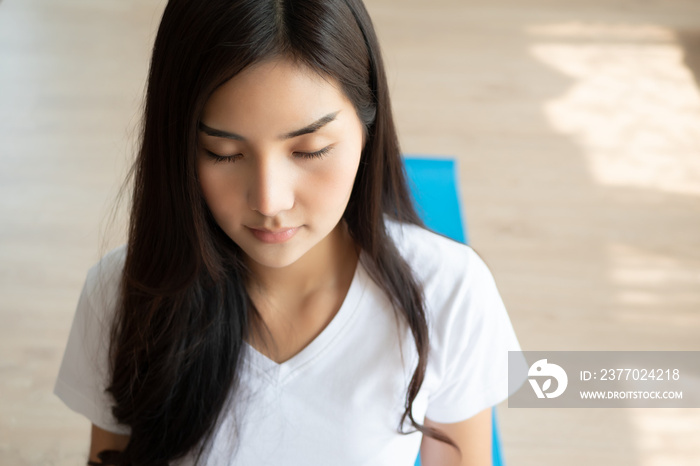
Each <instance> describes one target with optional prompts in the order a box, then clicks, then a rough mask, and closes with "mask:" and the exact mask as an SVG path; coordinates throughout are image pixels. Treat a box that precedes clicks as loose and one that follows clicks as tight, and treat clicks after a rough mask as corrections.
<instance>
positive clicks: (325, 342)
mask: <svg viewBox="0 0 700 466" xmlns="http://www.w3.org/2000/svg"><path fill="white" fill-rule="evenodd" d="M360 254H364V252H361V253H360ZM368 280H371V279H370V278H369V275H368V274H367V271H366V270H365V269H364V267H363V266H362V260H361V258H360V259H359V260H358V261H357V266H356V267H355V273H354V275H353V278H352V282H351V283H350V287H349V288H348V292H347V294H346V295H345V299H344V300H343V303H342V304H341V306H340V309H339V310H338V312H337V313H336V314H335V316H333V319H332V320H331V321H330V322H329V323H328V325H326V327H325V328H324V329H323V330H322V331H321V333H320V334H319V335H318V336H316V338H314V339H313V340H312V341H311V343H309V344H308V345H306V346H305V347H304V348H303V349H302V350H301V351H299V352H298V353H297V354H295V355H294V356H292V357H291V358H289V359H287V360H286V361H284V362H282V363H277V362H276V361H273V360H272V359H270V358H268V357H267V356H265V355H264V354H262V353H261V352H259V351H258V350H257V349H255V348H254V347H253V346H252V345H250V344H249V343H248V342H247V341H244V342H243V343H244V346H245V350H246V353H247V354H246V356H247V357H248V358H249V363H250V365H251V367H252V368H253V369H255V370H256V371H257V372H258V373H259V374H260V375H262V376H263V377H265V378H267V379H268V380H269V381H270V382H273V383H276V384H279V385H282V384H284V383H286V382H287V381H288V380H289V379H290V378H291V377H293V376H294V375H295V374H296V373H298V372H299V370H300V369H302V368H303V367H304V366H306V365H308V364H310V363H311V362H313V361H314V360H316V359H318V358H320V357H322V356H323V354H324V353H325V352H326V350H327V349H328V347H329V346H330V345H331V344H332V343H333V342H334V341H335V340H336V339H337V338H338V337H339V336H340V334H341V333H342V332H343V329H344V328H345V326H346V325H347V323H348V322H349V321H350V318H351V317H352V316H353V315H354V313H355V311H356V310H357V309H358V307H359V304H360V301H361V300H362V296H363V294H364V291H365V289H366V288H367V281H368Z"/></svg>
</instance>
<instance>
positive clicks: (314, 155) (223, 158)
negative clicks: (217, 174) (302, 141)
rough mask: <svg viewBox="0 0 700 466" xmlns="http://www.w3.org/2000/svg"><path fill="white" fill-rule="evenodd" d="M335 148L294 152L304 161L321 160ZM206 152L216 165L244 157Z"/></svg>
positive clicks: (206, 150)
mask: <svg viewBox="0 0 700 466" xmlns="http://www.w3.org/2000/svg"><path fill="white" fill-rule="evenodd" d="M332 148H333V146H332V145H330V146H327V147H324V148H323V149H321V150H317V151H315V152H294V155H295V156H296V157H300V158H303V159H319V158H322V157H324V156H325V155H327V154H328V153H329V152H330V151H331V149H332ZM204 152H206V154H207V156H209V157H210V158H212V159H214V162H215V163H218V162H235V161H236V160H238V159H240V158H241V157H243V154H233V155H219V154H216V153H214V152H212V151H210V150H208V149H204Z"/></svg>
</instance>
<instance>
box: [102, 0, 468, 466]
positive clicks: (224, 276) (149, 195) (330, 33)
mask: <svg viewBox="0 0 700 466" xmlns="http://www.w3.org/2000/svg"><path fill="white" fill-rule="evenodd" d="M275 57H285V58H291V59H293V60H295V61H296V62H298V63H300V64H303V65H305V66H307V67H308V68H310V69H312V70H315V71H316V72H317V73H319V74H320V75H321V76H326V77H331V78H333V79H334V80H336V82H338V83H339V84H340V85H341V88H342V90H343V92H344V93H345V95H346V96H347V97H348V99H349V100H350V101H351V102H352V103H353V105H354V107H355V110H356V112H357V114H358V116H359V118H360V120H361V121H362V122H363V124H364V126H365V131H366V144H365V146H364V149H363V151H362V155H361V160H360V165H359V169H358V172H357V176H356V179H355V184H354V186H353V189H352V194H351V198H350V201H349V203H348V206H347V208H346V211H345V213H344V220H345V221H346V223H347V225H348V229H349V231H350V234H351V235H352V238H353V239H354V241H355V243H356V244H357V246H359V247H360V248H362V250H364V251H365V253H366V254H364V258H365V262H363V265H364V266H365V268H366V269H367V270H368V272H369V273H370V275H371V277H372V278H373V280H374V281H375V282H376V283H377V284H378V285H379V286H380V287H381V288H382V289H383V290H384V292H385V293H386V294H387V296H388V297H389V298H390V300H391V302H392V304H393V306H394V310H395V313H396V316H397V318H400V319H404V320H405V322H406V323H407V324H408V326H409V327H410V329H411V332H412V335H413V338H414V340H415V345H416V348H417V353H418V356H419V360H418V364H417V367H416V369H415V372H414V373H413V377H412V379H411V381H410V383H409V386H408V387H407V390H406V397H405V411H404V413H403V416H402V417H401V420H400V422H399V423H398V426H397V429H398V430H399V432H401V433H406V432H403V431H402V426H403V425H404V421H405V420H406V418H408V419H409V420H410V422H411V424H412V425H413V426H414V427H415V428H416V429H417V430H420V431H421V432H423V433H424V434H426V435H429V436H432V437H434V438H436V439H438V440H440V441H443V442H446V443H449V444H450V445H453V446H455V447H456V445H455V444H454V443H453V442H452V441H451V440H450V439H449V438H448V437H447V436H446V435H444V434H443V433H441V432H439V431H437V430H435V429H431V428H428V427H424V426H422V425H420V424H419V423H418V422H416V421H415V420H414V419H413V415H412V412H411V411H412V410H411V408H412V405H413V400H414V399H415V397H416V395H417V393H418V391H419V389H420V386H421V384H422V382H423V379H424V376H425V369H426V364H427V353H428V327H427V323H426V315H425V309H424V303H423V294H422V289H421V287H420V285H419V284H418V283H417V282H416V281H415V279H414V277H413V274H412V272H411V270H410V268H409V267H408V265H407V264H406V262H405V261H404V260H403V259H402V257H401V256H400V255H399V253H398V251H397V249H396V247H395V245H394V244H393V242H392V241H391V239H390V238H389V236H388V234H387V231H386V229H385V226H384V219H385V217H390V218H393V219H396V220H398V221H401V222H406V223H413V224H421V222H420V220H419V218H418V216H417V215H416V212H415V210H414V208H413V205H412V201H411V198H410V194H409V191H408V188H407V182H406V176H405V173H404V169H403V163H402V160H401V157H400V150H399V144H398V140H397V136H396V130H395V127H394V122H393V118H392V113H391V104H390V101H389V93H388V89H387V82H386V76H385V72H384V66H383V63H382V58H381V55H380V51H379V45H378V42H377V38H376V35H375V32H374V28H373V26H372V23H371V21H370V18H369V15H368V14H367V11H366V9H365V7H364V5H363V4H362V2H361V0H207V1H202V0H170V1H169V2H168V4H167V6H166V8H165V12H164V14H163V18H162V20H161V23H160V27H159V30H158V34H157V37H156V40H155V45H154V48H153V56H152V61H151V66H150V71H149V77H148V88H147V94H146V102H145V112H144V119H143V125H142V133H141V145H140V151H139V154H138V158H137V160H136V162H135V165H134V168H133V171H132V174H133V183H134V187H133V201H132V202H133V204H132V209H131V217H130V224H129V238H128V246H127V255H126V262H125V265H124V272H123V280H122V288H121V295H120V297H121V299H120V303H119V307H118V309H117V314H116V318H115V320H114V324H113V326H112V333H111V340H110V374H111V379H110V381H109V382H110V383H109V386H108V388H107V390H108V392H109V393H110V394H111V395H112V396H113V397H114V400H115V402H116V403H115V406H114V407H113V414H114V416H115V418H116V419H117V421H118V422H120V423H122V424H125V425H128V426H129V427H130V428H131V437H130V440H129V443H128V446H127V447H126V449H125V450H124V452H123V453H122V455H121V457H122V459H121V462H122V464H130V465H131V464H133V465H145V464H148V465H153V464H166V463H167V462H168V461H170V460H174V459H177V458H181V457H183V456H184V455H185V454H187V453H188V452H190V451H191V450H193V449H194V448H199V450H198V458H199V457H200V455H201V454H202V452H203V451H204V450H205V448H206V446H207V444H208V443H210V442H211V439H212V435H213V433H214V431H215V428H216V426H217V423H218V421H219V420H220V414H221V413H222V411H223V408H224V406H225V405H226V403H227V401H229V400H230V398H229V397H230V396H231V393H235V390H236V387H237V386H238V383H239V379H238V377H239V369H240V367H241V363H242V358H243V356H244V352H243V348H244V347H243V343H244V340H245V339H246V338H247V337H248V336H249V335H250V332H251V328H253V327H254V326H255V325H257V324H259V323H260V322H261V318H260V316H259V314H258V313H257V311H256V309H255V307H254V306H253V305H252V303H251V300H250V298H249V296H248V294H247V292H246V288H245V286H244V284H245V282H246V279H247V277H248V271H247V269H246V267H245V264H244V261H243V253H242V252H241V250H240V249H239V248H238V247H237V246H236V245H235V243H233V242H232V241H231V239H230V238H229V237H228V236H227V235H226V234H225V233H223V231H222V230H221V229H220V228H219V227H218V225H217V224H216V222H215V221H214V220H213V217H212V215H211V212H210V211H209V209H208V208H207V206H206V203H205V202H204V199H203V197H202V194H201V190H200V187H199V184H198V179H197V171H196V163H195V156H196V147H197V128H198V125H199V118H200V115H201V113H202V109H203V107H204V104H205V103H206V101H207V99H208V98H209V96H210V95H211V94H212V92H213V91H214V90H215V89H216V88H217V87H218V86H220V85H222V84H223V83H225V82H226V81H228V80H229V79H231V78H232V77H233V76H235V75H236V74H237V73H239V72H240V71H242V70H243V69H245V68H246V67H248V66H250V65H251V64H254V63H256V62H259V61H260V60H263V59H269V58H275Z"/></svg>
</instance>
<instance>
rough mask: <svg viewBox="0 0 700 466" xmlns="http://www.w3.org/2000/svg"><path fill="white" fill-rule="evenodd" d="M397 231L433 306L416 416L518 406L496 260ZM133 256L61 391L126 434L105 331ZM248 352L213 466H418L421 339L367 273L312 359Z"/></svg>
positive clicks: (112, 260)
mask: <svg viewBox="0 0 700 466" xmlns="http://www.w3.org/2000/svg"><path fill="white" fill-rule="evenodd" d="M388 227H389V231H390V234H391V236H392V237H393V238H394V241H395V242H396V244H397V246H398V248H399V251H400V253H401V254H402V256H403V257H404V258H405V259H406V261H407V262H408V263H409V265H410V266H411V268H412V269H413V271H414V273H415V276H416V278H417V279H418V281H419V282H420V283H422V285H423V287H424V292H425V299H426V312H427V316H428V326H429V332H430V333H429V335H430V351H429V358H428V366H427V370H426V374H425V380H424V382H423V385H422V387H421V390H420V392H419V394H418V396H417V398H416V399H415V401H414V403H413V415H414V419H416V420H417V421H418V422H421V423H422V422H423V421H424V418H425V417H428V418H429V419H431V420H433V421H435V422H444V423H452V422H457V421H461V420H465V419H467V418H469V417H471V416H473V415H475V414H477V413H478V412H480V411H482V410H484V409H486V408H488V407H491V406H494V405H496V404H498V403H499V402H501V401H503V400H504V399H506V398H507V397H508V351H509V350H510V351H519V350H520V346H519V344H518V340H517V338H516V336H515V333H514V331H513V327H512V325H511V323H510V320H509V318H508V315H507V313H506V310H505V308H504V306H503V302H502V300H501V297H500V295H499V293H498V290H497V288H496V285H495V283H494V280H493V277H492V276H491V273H490V272H489V270H488V268H487V267H486V265H485V264H484V262H483V261H482V260H481V258H479V256H478V255H477V254H476V253H475V252H474V251H473V250H472V249H471V248H470V247H469V246H466V245H463V244H460V243H457V242H455V241H452V240H450V239H447V238H444V237H442V236H439V235H437V234H434V233H431V232H429V231H426V230H424V229H422V228H419V227H416V226H413V225H401V224H398V223H395V222H388ZM125 253H126V250H125V248H124V247H123V246H122V247H120V248H117V249H115V250H114V251H112V252H110V253H109V254H107V255H106V256H105V257H104V258H103V259H102V260H101V261H100V262H99V263H98V264H97V265H95V266H94V267H93V268H92V269H90V271H89V273H88V276H87V280H86V283H85V287H84V289H83V292H82V295H81V297H80V301H79V303H78V307H77V311H76V314H75V318H74V321H73V326H72V329H71V332H70V337H69V340H68V344H67V347H66V351H65V354H64V357H63V362H62V364H61V369H60V372H59V374H58V379H57V381H56V386H55V388H54V393H55V394H56V395H58V397H59V398H61V399H62V400H63V401H64V402H65V403H66V405H67V406H68V407H69V408H71V409H72V410H74V411H76V412H78V413H81V414H83V415H84V416H86V417H87V418H88V419H89V420H90V421H91V422H92V423H94V424H95V425H97V426H99V427H101V428H103V429H105V430H108V431H112V432H117V433H122V434H128V433H129V428H128V427H127V426H122V425H118V424H117V423H116V421H115V420H114V418H113V417H112V415H111V399H110V397H109V396H108V395H107V394H105V393H104V387H105V386H106V383H105V381H106V379H107V373H106V367H107V364H106V357H107V355H106V349H107V342H108V338H107V337H106V336H105V335H106V333H105V332H106V331H107V329H108V327H109V323H110V320H111V316H112V313H113V312H114V304H115V302H116V299H117V293H118V287H119V282H120V273H121V270H122V268H123V264H124V258H125ZM244 348H245V351H246V359H245V360H246V363H245V364H243V366H242V368H241V371H242V372H241V381H242V382H241V387H240V388H239V391H237V392H236V397H235V398H234V401H235V402H234V403H233V404H232V405H231V406H230V407H229V408H227V410H226V414H225V415H224V416H223V421H222V423H221V424H220V426H219V428H218V430H217V433H216V434H215V440H214V442H213V444H212V445H213V447H212V451H211V452H210V455H209V457H208V461H207V463H206V464H208V465H217V466H218V465H280V464H284V465H285V466H292V465H299V466H313V465H324V466H325V465H329V464H333V465H348V466H349V465H363V466H367V465H377V466H379V465H388V464H391V465H406V466H410V465H413V463H414V461H415V459H416V456H417V454H418V451H419V448H420V443H421V439H422V434H421V433H420V432H415V433H412V434H408V435H402V434H399V433H398V432H397V428H398V424H399V421H400V418H401V415H402V413H403V405H404V400H405V395H406V389H407V387H408V383H409V381H410V378H411V375H412V373H413V370H414V368H415V364H416V362H417V353H416V350H415V344H414V340H413V337H412V335H411V333H410V330H409V328H408V326H407V325H406V324H404V323H403V320H400V323H399V324H397V320H396V317H395V314H394V311H393V309H392V308H391V306H390V305H389V302H388V299H387V297H386V295H385V293H384V292H383V291H382V290H381V289H380V288H379V287H378V286H377V285H376V284H375V283H374V282H373V281H372V280H371V279H370V277H369V276H368V274H367V272H366V270H365V269H364V268H363V267H362V265H361V263H358V266H357V269H356V271H355V275H354V277H353V280H352V284H351V285H350V289H349V291H348V294H347V296H346V298H345V301H344V302H343V304H342V306H341V308H340V310H339V311H338V313H337V314H336V315H335V317H334V318H333V320H332V321H331V322H330V323H329V324H328V326H327V327H326V328H325V329H324V330H323V331H322V332H321V334H320V335H318V337H317V338H316V339H314V340H313V341H312V342H311V343H310V344H309V345H308V346H306V347H305V348H304V349H303V350H302V351H301V352H299V353H298V354H296V355H295V356H294V357H292V358H291V359H289V360H287V361H285V362H284V363H282V364H277V363H276V362H274V361H272V360H270V359H268V358H267V357H266V356H264V355H263V354H262V353H259V352H258V351H256V350H255V349H254V348H253V347H252V346H250V345H248V344H245V345H244ZM404 426H405V428H404V431H411V430H413V429H412V428H411V426H410V424H409V422H408V421H406V422H405V424H404ZM233 446H236V450H233ZM175 464H181V465H189V464H192V458H189V457H186V458H184V459H182V460H180V461H178V462H176V463H175Z"/></svg>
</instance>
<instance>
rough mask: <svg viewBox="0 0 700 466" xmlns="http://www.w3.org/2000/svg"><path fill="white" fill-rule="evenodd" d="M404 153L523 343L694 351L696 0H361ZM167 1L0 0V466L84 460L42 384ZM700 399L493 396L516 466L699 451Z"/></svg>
mask: <svg viewBox="0 0 700 466" xmlns="http://www.w3.org/2000/svg"><path fill="white" fill-rule="evenodd" d="M367 4H368V8H369V9H370V11H371V13H372V15H373V18H374V20H375V23H376V26H377V29H378V32H379V36H380V40H381V42H382V44H383V47H384V53H385V59H386V61H387V65H388V68H389V73H390V84H391V88H392V91H393V102H394V107H395V111H396V115H397V120H398V124H399V129H400V136H401V140H402V143H403V149H404V151H405V152H406V153H412V154H437V155H450V156H455V157H457V158H458V160H459V163H460V176H461V183H462V186H461V189H462V197H463V203H464V206H465V211H466V218H467V221H468V227H469V233H470V239H471V242H472V244H473V245H474V247H475V249H476V250H477V251H479V252H480V253H481V255H482V256H483V257H484V258H485V260H486V262H487V263H488V264H489V266H490V267H491V269H492V271H493V272H494V275H495V277H496V281H497V283H498V284H499V288H500V290H501V293H502V295H503V298H504V301H505V303H506V305H507V307H508V309H509V312H510V315H511V319H512V321H513V324H514V326H515V329H516V332H517V333H518V335H519V338H520V341H521V344H522V346H523V348H524V349H527V350H592V349H595V350H606V349H609V350H622V349H629V350H700V92H699V91H698V85H699V81H700V2H697V1H693V0H688V1H680V0H575V1H573V0H572V1H553V0H550V1H544V0H542V1H533V0H488V1H486V0H472V1H470V2H464V1H462V0H431V1H430V2H428V1H426V0H422V1H417V0H411V1H407V0H393V1H389V0H368V1H367ZM162 7H163V2H162V1H154V0H100V1H94V0H4V1H2V2H0V298H1V299H0V464H2V465H7V466H14V465H73V464H84V458H85V452H86V448H87V440H88V429H89V425H88V423H87V421H85V420H84V419H82V418H80V417H79V416H77V415H75V414H73V413H72V412H70V411H69V410H68V409H67V408H65V407H64V406H63V405H62V404H61V403H60V401H59V400H58V399H57V398H55V397H54V396H53V395H52V393H51V389H52V387H53V381H54V378H55V376H56V372H57V370H58V365H59V362H60V359H61V356H62V352H63V347H64V345H65V342H66V338H67V335H68V330H69V327H70V323H71V318H72V315H73V312H74V307H75V304H76V302H77V298H78V294H79V292H80V288H81V286H82V282H83V279H84V277H85V273H86V271H87V269H88V267H89V266H90V265H91V264H92V263H94V262H95V261H96V260H97V259H98V257H99V256H100V255H101V253H102V252H104V251H105V250H106V249H108V248H109V247H111V246H113V245H116V244H118V243H120V242H122V241H123V220H122V219H123V205H122V207H115V198H116V196H117V193H118V189H119V187H120V185H121V182H122V179H123V177H124V175H125V172H126V167H127V166H128V164H129V162H130V160H131V158H132V154H133V148H134V140H135V139H134V132H135V128H136V126H137V123H138V118H139V110H140V106H139V105H140V99H141V95H142V91H143V86H144V79H145V73H146V70H147V66H148V59H149V50H148V49H149V46H150V44H151V43H152V40H153V37H154V33H155V29H156V27H157V24H158V21H159V18H160V16H159V15H160V12H161V11H162ZM699 411H700V410H697V409H694V410H693V409H687V410H663V409H656V410H643V409H589V410H582V409H579V410H576V409H570V410H565V409H557V410H545V409H534V410H525V409H514V408H511V409H508V408H507V407H506V405H505V404H503V405H502V406H499V411H498V412H499V417H500V422H501V434H502V437H503V442H504V449H505V456H506V461H507V463H508V464H509V465H513V466H515V465H532V466H543V465H544V466H547V465H556V466H559V465H562V464H566V465H567V466H578V465H581V466H584V465H585V466H588V465H592V464H595V465H611V466H612V465H615V466H622V465H639V466H661V465H673V466H690V465H698V464H700V446H699V445H700V444H699V443H698V441H697V439H698V435H699V434H700V412H699Z"/></svg>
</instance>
